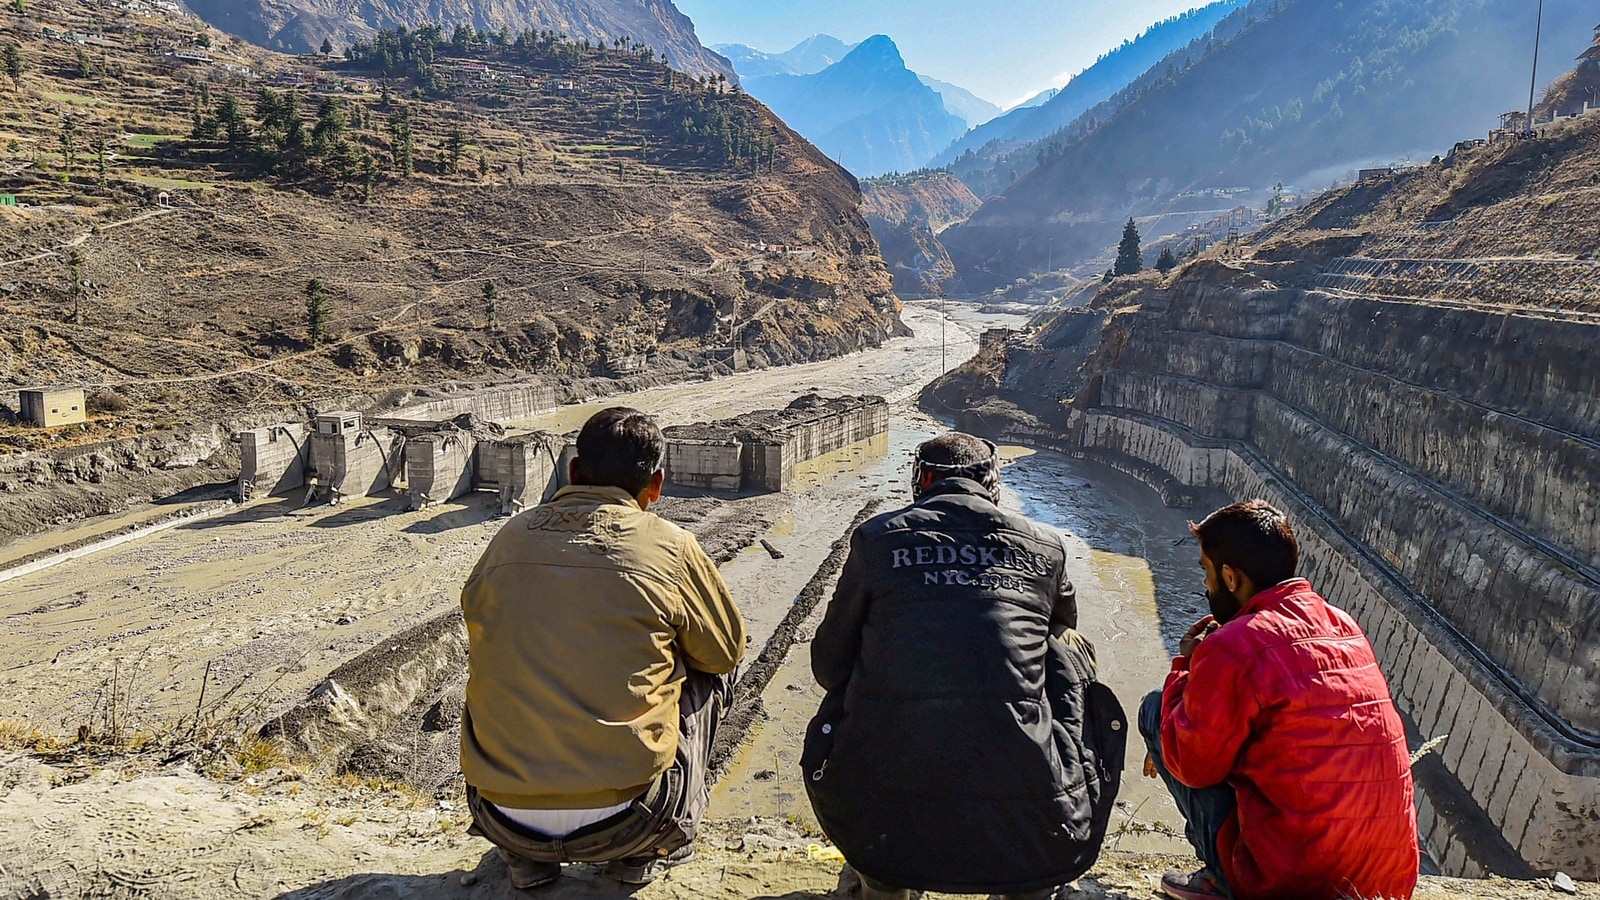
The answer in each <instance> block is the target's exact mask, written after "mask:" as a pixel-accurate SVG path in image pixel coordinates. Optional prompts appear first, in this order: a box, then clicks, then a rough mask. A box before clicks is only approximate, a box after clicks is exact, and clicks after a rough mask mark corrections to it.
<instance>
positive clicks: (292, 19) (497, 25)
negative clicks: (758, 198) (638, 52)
mask: <svg viewBox="0 0 1600 900" xmlns="http://www.w3.org/2000/svg"><path fill="white" fill-rule="evenodd" d="M185 2H187V4H188V7H189V9H190V10H191V11H192V12H194V13H195V15H198V16H199V17H200V18H202V19H205V20H206V21H207V22H208V23H210V24H212V25H215V26H216V27H217V28H220V29H222V30H223V31H227V32H229V33H231V34H235V35H238V36H239V37H242V38H244V39H245V40H248V41H250V42H252V43H255V44H259V45H261V46H263V47H268V48H270V49H274V50H281V51H285V52H291V53H311V52H315V51H316V50H317V49H318V48H320V47H321V45H322V42H323V41H324V40H328V41H330V42H331V43H332V44H333V46H334V47H335V48H343V47H345V46H348V45H349V44H351V43H353V42H355V41H357V40H362V39H367V38H371V37H372V36H373V35H374V34H376V33H377V31H378V29H380V28H392V27H395V26H398V25H404V26H406V27H408V28H414V27H416V26H418V25H428V24H435V25H442V26H444V27H445V28H446V30H447V31H448V30H449V29H450V28H452V27H454V26H456V25H462V24H466V25H471V26H472V27H473V28H475V29H478V30H480V31H488V32H498V31H500V30H501V29H502V28H505V29H509V30H510V31H511V32H512V33H516V32H519V31H521V30H522V29H524V28H532V29H534V30H536V31H544V30H550V31H557V32H562V33H565V34H566V35H568V36H569V37H572V38H575V39H579V40H588V41H590V42H592V43H596V44H602V45H609V44H611V42H612V41H613V40H615V39H617V38H620V37H627V38H630V39H632V40H634V41H636V42H638V43H641V44H645V45H647V46H649V47H652V48H654V49H655V50H656V51H657V52H658V53H664V54H666V57H667V61H668V62H669V64H671V65H672V66H673V67H674V68H677V69H680V70H682V71H685V72H689V73H691V74H694V75H700V76H712V77H714V76H716V75H719V74H721V75H726V76H727V77H728V78H730V79H735V80H737V77H738V76H737V73H736V72H735V70H734V67H733V64H732V63H730V62H729V61H728V60H727V59H725V58H723V57H722V56H720V55H718V54H716V53H714V52H712V51H711V50H709V49H707V48H706V47H704V46H702V45H701V43H700V40H699V38H698V37H696V36H695V31H694V23H693V22H691V21H689V18H688V17H687V16H685V15H684V14H683V13H682V12H680V11H679V10H678V8H677V7H676V6H674V5H673V4H672V0H363V2H362V3H360V4H349V3H344V2H341V0H185Z"/></svg>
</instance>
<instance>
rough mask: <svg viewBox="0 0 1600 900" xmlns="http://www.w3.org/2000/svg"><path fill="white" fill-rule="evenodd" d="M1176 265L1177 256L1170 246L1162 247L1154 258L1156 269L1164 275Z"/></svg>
mask: <svg viewBox="0 0 1600 900" xmlns="http://www.w3.org/2000/svg"><path fill="white" fill-rule="evenodd" d="M1177 267H1178V257H1176V256H1174V255H1173V253H1172V248H1171V247H1162V248H1161V255H1160V256H1159V257H1157V258H1156V269H1158V270H1159V271H1160V272H1161V274H1163V275H1165V274H1167V273H1168V272H1171V271H1172V270H1173V269H1176V268H1177Z"/></svg>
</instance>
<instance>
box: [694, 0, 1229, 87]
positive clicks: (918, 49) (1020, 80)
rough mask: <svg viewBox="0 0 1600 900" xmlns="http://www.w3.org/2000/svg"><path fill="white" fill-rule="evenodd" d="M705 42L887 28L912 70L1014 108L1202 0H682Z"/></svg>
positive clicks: (783, 43) (763, 42)
mask: <svg viewBox="0 0 1600 900" xmlns="http://www.w3.org/2000/svg"><path fill="white" fill-rule="evenodd" d="M677 5H678V8H679V9H681V10H682V11H683V12H684V13H685V14H686V15H688V16H689V17H690V18H691V19H693V20H694V24H695V31H696V32H697V33H698V34H699V36H700V41H701V42H702V43H704V44H707V45H710V44H748V45H749V46H751V47H754V48H756V49H757V50H764V51H767V52H769V53H774V52H780V51H783V50H787V49H789V48H790V47H792V46H794V45H795V44H797V43H799V42H800V41H803V40H805V39H806V38H808V37H810V36H811V35H813V34H819V33H820V34H831V35H833V36H834V37H836V38H839V39H840V40H843V41H846V42H848V43H854V42H856V41H859V40H861V39H863V38H866V37H870V36H872V35H874V34H886V35H888V36H889V37H891V38H893V39H894V42H895V43H896V44H897V45H899V47H900V53H901V55H902V56H904V57H905V61H906V65H907V66H909V67H910V68H911V69H912V70H913V71H916V72H918V73H920V74H923V75H928V76H932V77H934V78H938V79H940V80H943V81H948V82H951V83H952V84H957V85H960V86H961V87H964V88H966V89H967V90H969V91H972V92H973V93H975V94H977V95H978V96H980V97H983V98H984V99H986V100H989V101H990V102H993V103H996V104H999V105H1002V106H1011V105H1014V104H1016V103H1020V102H1022V101H1024V100H1026V99H1028V98H1029V97H1031V96H1033V95H1034V94H1037V93H1038V92H1040V91H1042V90H1045V89H1046V88H1051V87H1060V86H1061V85H1062V84H1064V83H1066V81H1067V79H1068V78H1070V77H1072V76H1073V75H1075V74H1077V73H1078V72H1080V71H1082V70H1083V69H1084V68H1086V67H1088V66H1089V65H1091V64H1093V63H1094V61H1095V59H1096V58H1097V57H1099V56H1100V55H1101V54H1102V53H1105V52H1106V51H1108V50H1110V49H1112V48H1113V47H1115V46H1117V45H1118V44H1120V43H1122V42H1123V41H1124V40H1126V39H1128V38H1132V37H1134V36H1136V35H1138V34H1139V32H1141V31H1143V30H1144V29H1145V28H1147V27H1149V26H1150V25H1152V24H1154V23H1155V22H1156V21H1158V20H1160V19H1164V18H1166V17H1168V16H1171V15H1175V14H1177V13H1181V12H1183V11H1185V10H1188V9H1191V8H1194V7H1196V6H1201V5H1204V4H1203V3H1201V2H1196V0H1125V2H1120V3H1105V2H1103V0H1012V2H1001V3H975V2H972V0H856V2H852V3H840V2H838V0H767V2H761V3H751V2H749V0H677Z"/></svg>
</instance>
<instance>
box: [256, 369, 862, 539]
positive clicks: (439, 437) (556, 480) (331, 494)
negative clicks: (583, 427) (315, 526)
mask: <svg viewBox="0 0 1600 900" xmlns="http://www.w3.org/2000/svg"><path fill="white" fill-rule="evenodd" d="M508 396H513V397H518V398H522V397H523V395H522V394H519V393H515V392H507V391H499V392H494V393H493V394H491V395H490V405H491V409H498V408H500V407H501V406H503V405H504V399H505V398H506V397H508ZM519 402H520V399H519ZM460 406H461V402H460V401H452V405H451V406H450V407H449V409H450V410H456V409H458V408H460ZM432 409H433V407H428V408H427V409H425V410H421V412H427V411H428V410H432ZM515 412H516V413H517V414H519V415H520V414H521V410H520V408H518V409H517V410H515ZM405 413H406V415H407V416H408V418H380V419H364V418H363V417H362V416H361V414H360V413H356V412H334V413H326V414H322V415H318V416H317V417H316V418H315V419H314V421H313V422H312V423H311V425H310V426H309V427H308V426H306V425H302V424H298V423H290V424H284V425H276V426H271V427H267V428H257V429H253V430H250V431H243V432H240V433H239V435H238V441H239V444H240V447H241V459H242V464H241V469H240V473H239V496H240V498H241V500H249V499H251V498H252V497H260V496H267V495H272V494H287V493H292V492H296V491H299V490H301V489H302V488H306V487H307V486H309V490H308V491H307V494H306V498H307V500H308V502H309V501H310V500H314V499H318V498H325V499H327V500H329V501H330V502H332V503H338V502H339V501H340V500H341V499H342V498H344V497H352V496H354V497H360V496H367V495H370V494H377V493H382V492H384V491H387V490H389V489H391V488H394V487H402V486H403V490H404V492H405V494H406V496H407V497H408V499H409V506H410V508H411V509H413V510H418V509H425V508H427V507H429V506H433V505H436V504H439V503H443V502H446V501H448V500H452V499H454V498H456V497H460V496H462V495H464V494H467V493H469V492H472V491H478V490H490V491H495V492H497V493H498V495H499V498H500V511H501V513H502V514H504V515H513V514H515V513H517V512H520V511H522V510H523V509H524V508H525V507H527V506H529V505H536V504H538V503H540V502H543V501H544V500H546V499H548V498H549V497H550V496H551V495H552V494H554V493H555V492H556V491H557V490H559V489H560V488H561V487H562V486H564V485H565V484H566V483H567V466H568V464H569V463H570V462H571V460H572V458H573V456H574V455H575V454H576V448H575V447H574V445H573V442H574V441H575V440H576V435H575V434H571V435H566V436H561V435H554V434H550V433H548V432H543V431H530V432H523V433H517V434H506V433H505V430H504V429H503V428H501V427H500V426H498V425H496V424H494V423H493V422H486V421H484V420H482V419H480V418H479V417H478V416H477V415H476V414H475V413H473V412H470V411H468V412H463V413H459V414H454V415H453V417H452V418H448V419H443V420H438V421H435V420H429V419H426V418H422V417H421V416H420V415H419V410H418V409H408V410H406V411H405ZM888 427H889V407H888V404H887V403H886V402H885V401H884V400H883V398H881V397H841V398H834V399H827V398H823V397H819V396H817V395H814V394H812V395H807V396H804V397H801V398H799V399H797V400H795V401H794V402H792V403H791V404H790V405H789V406H787V407H785V408H784V409H781V410H763V411H759V412H755V413H751V414H750V415H748V416H744V417H741V418H739V419H737V420H729V421H726V422H718V423H710V424H698V425H682V426H671V427H668V428H666V429H665V433H666V437H667V462H666V469H667V473H668V481H669V483H671V484H674V485H677V486H680V487H686V488H691V489H695V490H707V491H724V492H738V491H745V490H752V491H783V490H785V488H786V487H787V486H788V485H789V484H790V483H791V482H792V481H793V478H794V471H795V466H797V465H799V464H800V463H803V462H806V461H808V460H811V459H815V458H816V457H818V456H822V455H823V454H826V453H831V452H833V451H835V450H838V449H840V448H842V447H846V446H849V445H850V444H853V443H856V442H858V441H864V440H867V439H869V438H871V437H874V436H876V435H880V434H883V433H884V432H886V431H887V430H888Z"/></svg>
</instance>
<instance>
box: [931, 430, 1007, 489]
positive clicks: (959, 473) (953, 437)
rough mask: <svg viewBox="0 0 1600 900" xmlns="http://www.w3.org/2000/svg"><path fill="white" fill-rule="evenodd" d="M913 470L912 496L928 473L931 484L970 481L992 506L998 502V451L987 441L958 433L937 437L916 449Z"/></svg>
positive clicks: (953, 432)
mask: <svg viewBox="0 0 1600 900" xmlns="http://www.w3.org/2000/svg"><path fill="white" fill-rule="evenodd" d="M916 466H917V472H916V477H915V478H914V479H913V480H912V483H913V493H920V491H921V483H922V476H923V474H924V473H928V474H931V475H932V476H933V478H934V480H935V481H938V480H942V479H945V478H970V479H972V480H973V481H976V482H978V483H979V484H981V485H983V487H984V489H985V490H987V491H988V492H989V494H990V496H991V498H992V499H993V500H994V502H995V503H997V504H998V503H999V502H1000V459H999V451H998V450H997V449H996V448H995V445H994V443H993V442H991V441H986V440H984V439H983V438H980V437H974V436H973V435H970V434H965V433H963V432H960V431H952V432H950V433H949V434H941V435H939V436H938V437H936V438H934V439H933V440H931V441H928V442H927V443H924V444H923V445H922V446H920V447H918V448H917V463H916Z"/></svg>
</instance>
